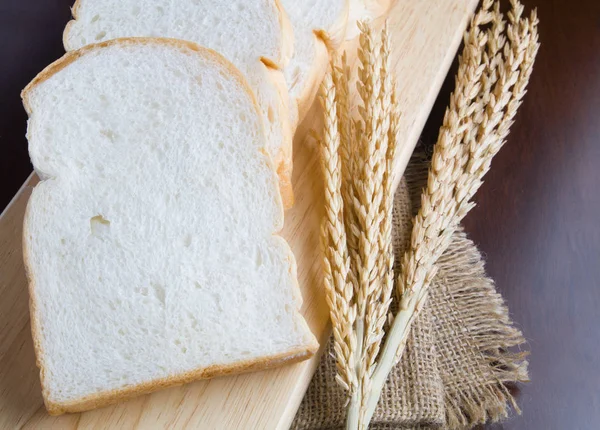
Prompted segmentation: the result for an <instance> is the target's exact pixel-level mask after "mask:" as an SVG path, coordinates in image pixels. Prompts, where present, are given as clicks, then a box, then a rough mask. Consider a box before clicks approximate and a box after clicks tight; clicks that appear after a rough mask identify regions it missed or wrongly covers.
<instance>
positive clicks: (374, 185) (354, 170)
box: [320, 0, 539, 429]
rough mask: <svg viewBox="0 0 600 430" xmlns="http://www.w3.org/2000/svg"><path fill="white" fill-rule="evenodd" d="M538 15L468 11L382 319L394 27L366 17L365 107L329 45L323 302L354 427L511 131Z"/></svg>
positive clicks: (393, 118)
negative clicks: (354, 98)
mask: <svg viewBox="0 0 600 430" xmlns="http://www.w3.org/2000/svg"><path fill="white" fill-rule="evenodd" d="M537 25H538V19H537V16H536V12H535V11H533V12H532V13H531V15H530V16H529V17H524V15H523V6H522V5H521V4H520V3H519V1H518V0H511V10H510V11H509V12H508V14H507V17H505V16H504V15H503V14H502V13H501V12H500V6H499V2H497V1H496V2H494V1H493V0H484V2H483V4H482V6H481V8H480V10H479V11H478V12H477V13H476V14H475V16H474V17H473V19H472V20H471V25H470V28H469V30H468V31H467V32H466V34H465V37H464V48H463V51H462V54H461V56H460V59H459V69H458V73H457V77H456V88H455V90H454V92H453V94H452V96H451V99H450V104H449V107H448V108H447V110H446V114H445V117H444V122H443V125H442V127H441V128H440V132H439V137H438V141H437V144H436V145H435V148H434V152H433V158H432V162H431V167H430V170H429V176H428V182H427V187H426V189H425V190H424V191H423V194H422V196H421V209H420V210H419V213H418V214H417V216H416V217H415V219H414V223H413V230H412V235H411V244H410V247H409V249H408V250H407V251H406V253H405V255H404V256H403V257H402V259H401V271H400V276H399V277H398V279H397V282H396V288H395V291H396V299H397V300H398V303H399V310H398V312H397V313H396V315H394V316H393V317H392V318H390V324H389V329H388V330H387V333H385V334H386V340H385V343H383V344H382V341H383V338H384V325H385V323H386V320H387V319H388V312H389V308H390V304H391V302H392V299H393V297H392V296H393V292H394V279H393V276H394V275H393V262H394V256H393V252H392V219H391V218H392V215H391V214H392V199H393V189H392V183H393V174H394V172H393V161H394V155H395V152H396V147H397V144H398V143H397V139H398V124H399V117H400V113H399V107H398V102H397V99H396V93H395V85H394V83H393V77H392V75H391V67H390V41H389V36H388V32H387V27H384V29H383V31H382V32H381V35H375V34H374V32H373V30H372V28H371V27H370V26H369V25H367V24H366V23H361V24H360V26H359V28H360V31H361V34H360V46H359V49H358V60H359V70H358V83H357V92H358V96H359V106H358V112H357V115H356V116H355V117H353V115H352V112H351V108H350V107H351V105H352V103H351V95H352V91H351V85H350V81H351V75H350V69H349V67H348V65H347V62H346V58H345V56H342V57H341V58H339V57H334V59H333V60H332V64H331V69H330V72H329V73H328V75H327V76H326V78H325V80H324V82H323V86H322V100H323V105H324V111H325V131H324V137H323V139H322V141H321V144H320V148H321V162H322V170H323V174H324V179H325V217H324V219H323V224H322V234H321V238H322V246H323V251H324V256H325V258H324V273H325V286H326V291H327V302H328V304H329V307H330V313H331V320H332V326H333V341H334V348H335V353H336V360H337V372H338V374H337V380H338V382H339V383H340V385H341V386H342V387H344V389H346V390H347V392H348V398H349V402H348V418H347V428H349V429H363V428H366V427H367V426H368V423H369V421H370V419H371V417H372V415H373V412H374V410H375V406H376V405H377V401H378V399H379V395H380V393H381V389H382V388H383V385H384V383H385V380H386V378H387V376H388V374H389V372H390V370H391V368H392V367H393V366H394V365H395V364H397V362H398V360H399V359H400V358H401V356H402V352H403V351H404V347H405V343H406V339H407V336H408V332H409V329H410V326H411V323H412V321H413V320H414V319H415V317H416V316H417V315H418V313H419V311H420V309H421V308H422V306H423V304H424V302H425V300H426V298H427V291H428V287H429V285H430V283H431V280H432V279H433V277H434V276H435V274H436V262H437V260H438V258H439V257H440V256H441V255H442V253H443V252H444V251H445V250H446V249H447V248H448V246H449V244H450V240H451V237H452V235H453V234H454V232H455V231H456V229H457V227H458V225H459V223H460V222H461V220H462V219H463V218H464V216H465V215H466V214H467V213H468V212H469V210H470V209H471V208H472V207H473V206H474V203H473V202H472V198H473V196H474V194H475V192H476V191H477V190H478V188H479V187H480V186H481V184H482V178H483V176H484V175H485V174H486V173H487V171H488V170H489V168H490V163H491V160H492V158H493V157H494V155H495V154H496V153H497V152H498V151H499V150H500V148H501V147H502V145H503V144H504V142H505V139H506V137H507V135H508V132H509V129H510V126H511V125H512V123H513V120H514V116H515V114H516V111H517V109H518V107H519V106H520V104H521V102H522V99H523V96H524V95H525V89H526V86H527V83H528V81H529V77H530V75H531V72H532V67H533V63H534V60H535V57H536V54H537V51H538V48H539V42H538V31H537Z"/></svg>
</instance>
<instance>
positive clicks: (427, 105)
mask: <svg viewBox="0 0 600 430" xmlns="http://www.w3.org/2000/svg"><path fill="white" fill-rule="evenodd" d="M477 2H478V1H477V0H397V1H396V2H395V3H394V4H393V6H392V7H391V9H390V11H389V13H388V18H389V27H390V33H391V34H392V40H393V42H392V47H393V65H394V69H395V71H396V75H397V80H398V87H399V91H398V94H399V99H400V104H401V110H402V119H401V126H400V128H401V133H400V136H401V137H400V142H401V149H400V150H399V152H398V158H397V160H396V165H395V171H396V173H397V177H396V179H397V181H398V180H399V179H400V177H401V174H402V172H403V171H404V168H405V167H406V163H407V162H408V159H409V157H410V155H411V153H412V151H413V149H414V146H415V144H416V142H417V139H418V137H419V134H420V133H421V130H422V129H423V125H424V123H425V121H426V119H427V116H428V114H429V111H430V109H431V107H432V105H433V102H434V100H435V98H436V96H437V94H438V91H439V89H440V86H441V84H442V82H443V80H444V77H445V76H446V73H447V71H448V68H449V66H450V64H451V62H452V60H453V58H454V56H455V54H456V51H457V49H458V47H459V45H460V41H461V36H462V34H463V31H464V29H465V28H466V26H467V23H468V20H469V17H470V15H471V14H472V12H473V10H474V8H475V6H476V4H477ZM381 22H382V21H381V20H380V21H379V22H378V24H381ZM352 43H353V42H351V41H349V42H348V45H352ZM353 51H354V50H353V49H350V50H349V52H353ZM350 58H351V59H352V55H350ZM320 124H321V120H320V110H319V106H318V104H316V105H315V106H313V108H312V110H311V112H310V113H309V115H308V117H307V118H306V119H305V121H304V122H303V123H302V124H301V125H300V127H299V129H298V131H297V134H296V138H295V142H294V190H295V193H296V205H295V206H294V208H293V209H292V210H290V211H288V212H287V213H286V222H285V229H284V233H283V235H284V236H285V237H286V238H287V240H288V241H289V242H290V244H291V246H292V249H293V251H294V254H295V255H296V259H297V261H298V275H299V280H300V285H301V288H302V294H303V296H304V305H303V313H304V315H305V317H306V319H307V321H308V322H309V324H310V327H311V329H312V330H313V332H314V333H315V334H316V335H317V337H318V339H319V341H320V342H321V345H322V347H323V346H324V345H325V344H326V342H327V339H328V337H329V333H330V327H329V321H328V310H327V305H326V304H325V301H324V294H323V287H322V277H321V272H320V266H321V261H320V254H319V234H318V232H319V219H320V217H321V213H322V187H321V173H320V166H319V163H318V159H317V157H316V155H317V154H316V151H315V144H314V142H312V140H311V139H310V138H309V137H308V131H309V130H310V129H312V128H314V129H317V130H319V129H320ZM37 181H38V180H37V178H36V177H35V175H33V174H32V176H30V177H29V179H28V180H27V181H26V182H25V184H24V185H23V187H22V188H21V189H20V190H19V192H18V193H17V195H16V196H15V197H14V199H13V201H12V202H11V203H10V205H9V206H8V207H7V208H6V210H5V211H4V212H3V213H2V215H1V216H0V428H2V429H12V428H30V429H39V428H44V429H49V428H56V429H75V428H107V429H108V428H140V429H149V428H198V429H280V428H281V429H285V428H288V427H289V425H290V423H291V422H292V419H293V417H294V414H295V412H296V410H297V407H298V405H299V404H300V401H301V399H302V396H303V394H304V392H305V390H306V387H307V386H308V383H309V381H310V378H311V376H312V374H313V372H314V370H315V368H316V366H317V364H318V362H319V357H314V358H313V359H311V360H308V361H305V362H303V363H299V364H295V365H289V366H286V367H281V368H279V369H275V370H269V371H264V372H259V373H254V374H247V375H241V376H234V377H224V378H217V379H213V380H209V381H200V382H196V383H192V384H188V385H184V386H181V387H175V388H171V389H167V390H163V391H160V392H157V393H154V394H151V395H146V396H142V397H139V398H137V399H134V400H131V401H128V402H125V403H123V404H120V405H116V406H112V407H107V408H103V409H100V410H96V411H91V412H86V413H82V414H72V415H62V416H60V417H50V416H48V415H47V413H46V411H45V409H44V406H43V403H42V396H41V391H40V384H39V376H38V370H37V368H36V366H35V357H34V353H33V344H32V340H31V332H30V325H29V309H28V292H27V284H26V280H25V272H24V269H23V261H22V256H21V231H22V219H23V214H24V211H25V206H26V204H27V199H28V197H29V195H30V192H31V188H32V187H33V186H34V185H35V184H36V183H37Z"/></svg>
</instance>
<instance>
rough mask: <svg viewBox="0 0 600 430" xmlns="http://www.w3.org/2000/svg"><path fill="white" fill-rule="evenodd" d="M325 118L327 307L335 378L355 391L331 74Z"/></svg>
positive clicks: (351, 315) (350, 291) (350, 289)
mask: <svg viewBox="0 0 600 430" xmlns="http://www.w3.org/2000/svg"><path fill="white" fill-rule="evenodd" d="M322 94H323V105H324V110H325V115H326V120H325V132H324V137H323V140H322V142H321V145H320V148H321V167H322V171H323V176H324V179H325V181H324V182H325V216H324V218H323V222H322V225H321V242H322V248H323V254H324V274H325V288H326V293H327V294H326V298H327V304H328V305H329V310H330V316H331V323H332V329H333V342H334V350H335V355H336V366H337V375H336V379H337V381H338V383H339V384H340V385H342V387H344V388H345V389H346V390H349V391H355V390H356V386H357V382H356V375H355V372H354V356H353V353H354V351H355V350H356V337H355V336H354V333H353V326H354V320H355V318H356V305H355V304H353V303H352V296H353V286H352V284H351V283H350V282H349V281H348V271H349V270H350V259H349V257H348V252H347V244H346V232H345V229H344V218H343V216H344V202H343V200H342V194H341V187H342V178H341V163H340V158H339V150H340V135H339V130H338V116H337V115H338V114H337V107H336V102H335V97H336V90H335V86H334V85H333V79H332V75H331V74H330V73H328V74H327V75H326V76H325V79H324V81H323V85H322Z"/></svg>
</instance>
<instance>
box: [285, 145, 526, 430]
mask: <svg viewBox="0 0 600 430" xmlns="http://www.w3.org/2000/svg"><path fill="white" fill-rule="evenodd" d="M427 168H428V160H427V157H426V156H425V155H424V152H423V151H422V150H421V151H417V152H416V153H415V155H414V156H413V158H412V160H411V162H410V164H409V167H408V168H407V170H406V173H405V176H404V178H403V180H402V182H401V184H400V187H399V189H398V191H397V194H396V196H395V203H394V241H395V244H394V245H395V255H396V260H397V261H398V259H399V258H400V256H402V254H403V253H404V249H405V248H406V245H407V244H408V241H409V238H410V231H411V223H412V217H413V214H414V213H415V212H416V211H417V210H418V205H419V201H420V194H421V190H422V189H423V187H424V185H425V183H426V177H427ZM524 342H525V341H524V339H523V336H522V334H521V332H520V331H519V330H518V329H517V328H515V327H514V326H513V324H512V322H511V320H510V318H509V316H508V310H507V308H506V306H505V304H504V301H503V299H502V297H501V296H500V295H499V294H498V293H497V292H496V289H495V286H494V282H493V280H492V279H490V278H489V277H487V276H486V274H485V269H484V263H483V260H482V257H481V254H480V253H479V251H478V249H477V247H476V246H475V245H474V244H473V242H471V241H470V240H469V239H468V238H467V236H466V235H465V233H464V232H463V231H458V232H457V233H456V234H455V235H454V240H453V242H452V245H451V246H450V248H449V249H448V250H447V251H446V253H445V254H444V255H443V256H442V257H441V259H440V261H439V273H438V275H437V277H436V279H435V282H434V283H433V285H432V286H431V290H430V295H429V299H428V303H427V305H426V306H425V307H424V309H423V311H422V312H421V314H420V316H419V317H418V318H417V319H416V321H415V323H414V325H413V327H412V331H411V334H410V338H409V341H408V344H407V348H406V351H405V352H404V356H403V358H402V360H401V362H400V364H399V365H398V366H396V368H395V369H394V370H393V371H392V373H391V374H390V376H389V378H388V381H387V383H386V386H385V388H384V390H383V393H382V396H381V399H380V401H379V405H378V407H377V410H376V411H375V415H374V417H373V420H372V422H371V426H370V428H371V429H381V430H383V429H386V430H387V429H390V430H391V429H455V428H471V427H473V426H474V425H476V424H479V423H485V422H490V421H499V420H502V419H504V418H506V417H507V416H508V414H509V412H510V406H512V407H513V408H514V410H517V411H518V408H517V405H516V403H515V400H514V399H513V397H512V395H511V394H510V392H509V391H508V389H507V384H511V383H514V382H523V381H527V379H528V378H527V361H526V360H525V355H526V354H525V353H524V352H520V351H518V349H519V347H521V346H523V344H524ZM515 350H516V351H515ZM334 376H335V360H334V359H333V349H332V348H331V344H330V345H329V346H328V347H327V350H326V352H325V353H324V355H323V357H322V359H321V362H320V365H319V368H318V369H317V371H316V373H315V375H314V377H313V379H312V381H311V383H310V386H309V387H308V391H307V392H306V395H305V397H304V399H303V401H302V404H301V405H300V408H299V410H298V412H297V414H296V417H295V419H294V422H293V424H292V428H293V429H311V430H316V429H323V430H325V429H339V428H343V427H344V418H345V413H346V407H345V405H346V397H345V394H344V392H343V391H342V389H341V388H340V387H339V386H338V385H337V384H336V382H335V380H334Z"/></svg>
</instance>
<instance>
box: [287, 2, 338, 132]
mask: <svg viewBox="0 0 600 430" xmlns="http://www.w3.org/2000/svg"><path fill="white" fill-rule="evenodd" d="M281 4H282V5H283V8H284V10H285V12H286V14H287V16H288V18H289V21H290V23H291V25H292V29H293V31H294V53H293V55H292V58H291V59H290V61H289V63H288V64H287V65H286V67H285V69H284V72H285V79H286V83H287V85H288V90H289V92H290V122H291V123H292V127H293V128H294V127H295V126H297V124H298V122H299V121H301V120H302V118H303V117H304V115H305V114H306V112H307V111H308V109H309V108H310V106H311V104H312V102H313V100H314V98H315V96H316V94H317V92H318V90H319V86H320V83H321V81H322V80H323V76H325V71H326V70H327V65H328V64H329V52H328V51H329V49H334V50H335V49H338V48H339V47H340V45H341V44H342V42H343V41H344V37H345V33H346V25H347V20H348V11H349V3H348V0H281Z"/></svg>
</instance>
